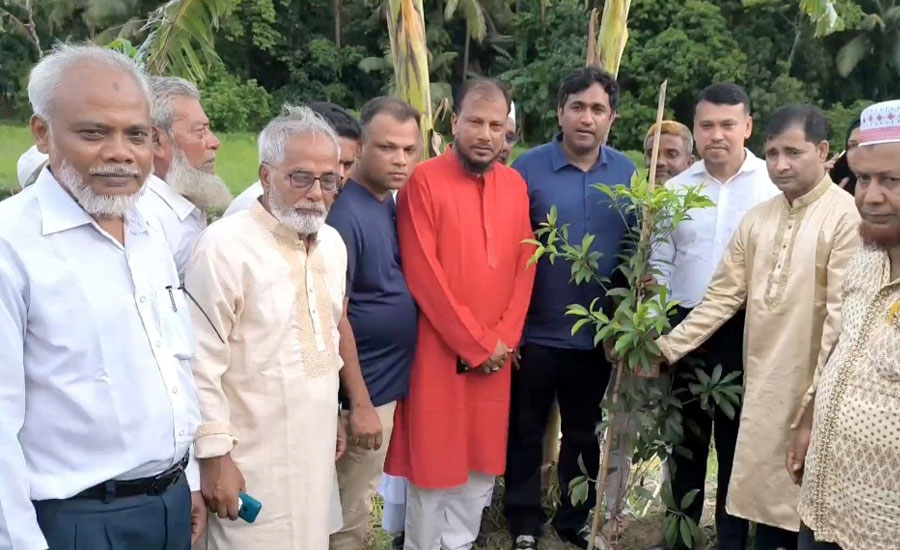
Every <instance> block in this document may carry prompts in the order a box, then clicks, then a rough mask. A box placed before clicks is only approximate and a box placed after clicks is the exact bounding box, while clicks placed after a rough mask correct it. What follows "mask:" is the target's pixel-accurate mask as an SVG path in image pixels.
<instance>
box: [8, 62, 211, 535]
mask: <svg viewBox="0 0 900 550" xmlns="http://www.w3.org/2000/svg"><path fill="white" fill-rule="evenodd" d="M63 90H64V91H65V93H60V92H61V91H63ZM28 96H29V100H30V101H31V105H32V108H33V110H34V115H33V116H32V119H31V130H32V133H33V135H34V139H35V143H37V146H38V149H39V150H40V151H41V152H44V153H48V154H49V165H48V167H47V168H45V169H44V170H43V171H42V172H41V174H40V176H39V177H38V179H37V182H36V183H35V184H34V185H32V186H31V187H29V188H28V189H26V190H25V191H23V192H22V193H19V194H18V195H15V196H14V197H12V198H10V199H7V200H6V201H3V202H2V203H0V342H3V345H2V348H0V349H2V352H0V379H2V380H3V383H2V384H0V547H3V548H11V549H13V550H43V549H46V548H48V547H49V548H53V550H68V549H76V550H77V549H91V550H93V549H98V548H101V549H102V548H115V549H116V550H120V549H124V550H132V549H134V550H163V549H169V548H187V547H188V546H189V545H190V544H191V540H192V538H198V537H199V536H200V535H201V533H202V528H203V525H205V518H206V510H205V508H204V506H203V503H202V499H201V498H200V495H199V492H197V493H194V494H192V493H191V492H190V488H195V489H197V490H199V476H198V475H197V469H196V466H195V465H194V464H193V462H189V460H188V459H189V456H188V455H189V449H190V447H191V442H192V441H193V438H194V433H195V430H196V427H197V425H198V424H199V420H200V414H199V410H198V406H197V397H196V390H195V387H194V382H193V378H192V376H191V370H190V360H191V357H192V355H193V333H192V331H191V326H190V312H189V311H188V307H187V302H186V300H185V297H184V295H183V294H182V291H181V289H180V283H179V280H178V274H177V272H176V269H175V264H174V262H173V261H172V256H171V254H170V253H169V250H168V248H167V246H166V242H165V239H164V237H163V235H162V232H161V230H160V229H159V228H158V227H157V225H156V224H155V223H154V222H153V221H151V220H150V219H147V220H145V219H144V218H143V216H142V215H141V214H140V212H139V211H138V210H137V208H135V201H136V199H137V198H138V196H139V195H140V193H141V192H142V190H143V184H144V181H145V180H146V178H147V177H148V176H149V175H150V171H151V167H152V159H153V152H152V142H151V124H150V104H151V94H150V89H149V86H148V83H147V81H146V77H145V76H144V75H143V74H142V73H141V72H140V70H139V69H138V68H137V67H136V65H134V63H133V62H132V61H131V60H130V59H128V58H127V57H125V56H123V55H121V54H119V53H116V52H113V51H111V50H107V49H104V48H100V47H97V46H93V45H83V46H73V45H60V46H57V47H56V48H55V49H54V50H53V52H51V53H50V54H49V55H47V56H45V57H44V58H42V59H41V61H40V62H39V63H38V64H37V65H35V67H34V68H33V69H32V72H31V75H30V78H29V84H28ZM189 487H190V488H189ZM192 505H193V506H192ZM192 512H193V514H192ZM192 516H193V517H192ZM192 525H193V529H192Z"/></svg>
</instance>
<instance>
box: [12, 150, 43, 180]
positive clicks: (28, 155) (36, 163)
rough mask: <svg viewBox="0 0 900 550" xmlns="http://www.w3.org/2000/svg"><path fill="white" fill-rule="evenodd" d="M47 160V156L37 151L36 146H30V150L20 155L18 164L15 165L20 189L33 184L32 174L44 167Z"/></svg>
mask: <svg viewBox="0 0 900 550" xmlns="http://www.w3.org/2000/svg"><path fill="white" fill-rule="evenodd" d="M48 158H49V157H48V156H47V155H45V154H44V153H41V152H40V151H38V150H37V146H36V145H32V146H31V148H30V149H28V150H27V151H25V152H24V153H22V156H21V157H19V162H17V163H16V173H17V174H18V176H19V185H21V186H22V189H25V187H27V186H28V185H30V184H32V183H34V180H35V178H34V177H33V176H34V173H35V172H37V171H39V170H40V169H41V168H43V167H44V164H46V162H47V160H48Z"/></svg>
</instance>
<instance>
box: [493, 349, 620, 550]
mask: <svg viewBox="0 0 900 550" xmlns="http://www.w3.org/2000/svg"><path fill="white" fill-rule="evenodd" d="M521 353H522V360H521V369H519V370H517V371H514V372H513V376H512V395H511V401H512V404H511V407H512V409H511V411H510V420H509V444H508V447H507V455H506V518H507V521H508V523H509V530H510V532H511V533H512V535H513V537H516V536H519V535H532V536H539V535H540V534H541V528H542V526H543V524H544V523H545V522H546V517H545V514H544V511H543V509H542V508H541V463H542V456H541V455H542V451H543V445H542V442H543V437H544V432H545V431H546V428H547V421H548V419H549V416H550V408H551V407H552V405H553V399H554V398H556V399H557V400H558V402H559V413H560V419H561V421H562V422H561V425H562V434H563V435H562V444H561V446H560V451H559V486H560V489H561V493H562V497H561V500H562V503H561V505H560V509H559V512H558V513H557V515H556V518H555V519H554V522H553V523H554V526H555V527H556V528H557V529H576V530H577V529H580V528H581V527H582V526H584V524H585V522H586V521H587V517H588V513H589V511H590V508H591V505H592V504H593V502H594V499H595V489H594V484H593V483H591V484H589V486H590V493H589V496H588V499H587V501H586V502H584V503H583V504H581V505H579V506H572V501H571V498H569V494H568V487H569V481H571V480H572V479H573V478H575V477H578V476H580V475H583V474H582V472H581V469H580V468H579V466H578V457H579V456H581V459H582V461H583V463H584V465H585V467H586V469H587V471H588V474H589V475H590V476H591V477H592V478H596V476H597V470H598V468H599V460H600V446H599V443H598V439H597V434H596V428H597V424H598V423H599V422H600V420H601V417H602V411H601V409H600V401H601V400H602V399H603V395H604V392H605V391H606V385H607V384H608V383H609V376H610V366H609V363H608V362H607V361H606V357H605V356H604V354H603V351H602V350H573V349H563V348H553V347H547V346H542V345H538V344H525V345H524V346H522V348H521Z"/></svg>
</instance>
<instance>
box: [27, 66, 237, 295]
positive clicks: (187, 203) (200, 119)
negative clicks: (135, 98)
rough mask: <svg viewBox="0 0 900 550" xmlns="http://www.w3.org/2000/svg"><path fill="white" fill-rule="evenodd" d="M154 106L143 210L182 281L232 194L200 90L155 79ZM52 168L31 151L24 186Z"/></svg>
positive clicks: (180, 80)
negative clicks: (212, 215) (211, 218)
mask: <svg viewBox="0 0 900 550" xmlns="http://www.w3.org/2000/svg"><path fill="white" fill-rule="evenodd" d="M150 88H151V91H152V93H153V105H152V108H151V112H150V119H151V122H152V124H153V174H151V175H150V177H149V178H148V179H147V182H146V183H147V184H146V186H145V192H144V193H143V194H142V195H141V197H140V200H139V201H138V208H140V210H141V213H142V214H144V215H145V216H147V217H150V218H155V219H157V220H158V221H159V224H160V225H161V226H162V230H163V233H165V236H166V241H167V242H168V243H169V249H170V250H171V251H172V256H173V257H174V258H175V265H176V266H177V267H178V275H179V277H182V278H183V277H184V268H185V266H186V265H187V261H188V259H189V258H190V257H191V252H192V251H193V250H194V245H195V244H196V243H197V238H199V237H200V232H201V231H203V230H204V229H205V228H206V215H207V212H208V211H209V210H218V211H222V210H224V209H225V208H226V207H227V206H228V205H229V204H230V202H231V199H232V197H231V192H230V191H229V190H228V187H226V186H225V182H223V181H222V178H221V177H219V176H218V175H216V174H215V167H216V154H217V152H218V150H219V147H220V146H221V142H219V140H218V138H216V135H215V134H214V133H213V131H212V129H211V128H210V124H209V118H208V117H207V116H206V111H204V110H203V106H202V105H201V104H200V92H199V91H198V90H197V87H196V86H194V85H193V84H191V83H190V82H188V81H187V80H185V79H183V78H178V77H171V76H158V77H153V78H151V79H150ZM46 164H47V155H46V154H45V153H42V152H40V151H38V150H37V147H36V146H35V147H32V148H30V149H29V150H27V151H26V152H25V153H24V154H22V156H21V157H20V158H19V163H18V172H19V182H20V183H21V185H22V187H23V188H25V187H28V186H29V185H31V184H32V183H34V182H35V181H36V179H37V175H38V174H39V173H40V170H41V168H43V167H44V166H45V165H46Z"/></svg>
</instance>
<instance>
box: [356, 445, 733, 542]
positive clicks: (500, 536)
mask: <svg viewBox="0 0 900 550" xmlns="http://www.w3.org/2000/svg"><path fill="white" fill-rule="evenodd" d="M710 455H711V457H713V460H712V461H711V463H710V465H709V468H708V469H707V470H708V475H707V486H706V499H705V502H704V508H703V519H702V520H701V528H702V531H703V539H704V540H703V541H702V542H701V544H700V545H698V546H697V548H698V549H699V550H712V549H714V548H715V530H714V528H713V527H712V517H713V510H714V508H715V490H716V489H715V473H716V471H717V469H718V468H717V466H718V465H717V464H715V459H714V457H715V454H714V453H710ZM548 494H549V495H551V496H550V498H548V499H546V500H545V503H544V504H545V508H547V509H548V512H549V513H552V508H553V503H552V501H553V499H554V498H558V497H554V496H552V495H555V494H558V489H557V488H556V487H552V486H551V487H549V488H548ZM502 503H503V483H502V481H498V483H497V485H496V486H495V489H494V497H493V504H492V505H491V507H490V508H488V509H486V510H485V512H484V516H483V518H482V523H481V536H480V537H479V540H478V543H477V544H476V546H475V548H476V550H509V548H511V546H512V538H511V536H510V534H509V531H507V530H506V519H505V518H504V516H503V506H502ZM663 512H664V510H663V506H662V503H661V502H659V501H656V502H653V503H651V505H650V506H649V508H648V510H647V513H646V514H645V515H643V516H642V517H638V518H634V519H632V520H630V521H629V522H628V523H627V524H626V526H625V530H624V532H623V534H622V537H621V538H620V539H618V540H614V541H611V544H610V546H609V549H608V550H646V549H647V548H649V547H650V546H653V545H655V544H658V543H659V542H661V541H662V524H663ZM372 525H373V531H372V535H371V536H370V539H369V541H368V544H367V545H366V550H391V537H390V535H388V534H387V533H385V532H384V531H383V530H382V529H381V528H380V525H381V506H380V502H377V501H376V505H375V510H374V512H373V514H372ZM573 548H575V547H574V546H571V545H569V544H566V543H565V542H563V541H561V540H560V539H559V538H558V537H557V536H556V534H555V533H554V532H553V529H552V528H550V527H549V526H548V528H547V533H546V534H545V536H544V537H542V538H541V540H540V541H539V542H538V549H539V550H571V549H573ZM598 550H604V549H598Z"/></svg>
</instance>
